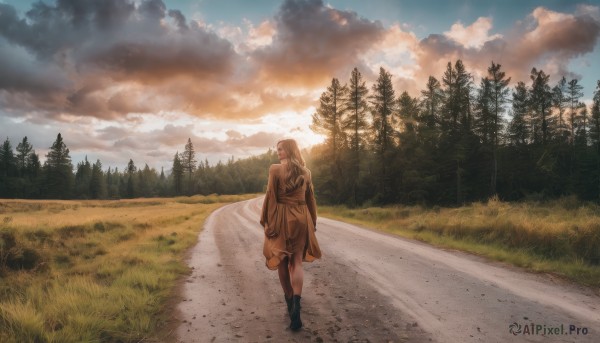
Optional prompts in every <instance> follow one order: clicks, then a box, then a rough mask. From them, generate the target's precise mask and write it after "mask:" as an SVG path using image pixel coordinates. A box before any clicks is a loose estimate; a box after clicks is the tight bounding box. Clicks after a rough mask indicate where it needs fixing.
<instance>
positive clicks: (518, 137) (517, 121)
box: [508, 82, 531, 145]
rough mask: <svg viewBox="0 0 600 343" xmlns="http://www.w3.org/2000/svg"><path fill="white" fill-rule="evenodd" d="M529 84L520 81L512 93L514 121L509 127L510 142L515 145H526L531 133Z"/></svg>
mask: <svg viewBox="0 0 600 343" xmlns="http://www.w3.org/2000/svg"><path fill="white" fill-rule="evenodd" d="M529 107H530V106H529V99H528V95H527V86H525V83H523V82H519V83H518V84H517V86H516V87H515V90H514V92H513V93H512V114H513V116H512V121H511V123H510V125H509V128H508V137H509V142H510V143H511V144H513V145H525V144H527V143H528V141H529V137H531V134H530V132H529V125H528V123H527V121H528V120H527V119H528V113H529Z"/></svg>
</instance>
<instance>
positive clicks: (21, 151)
mask: <svg viewBox="0 0 600 343" xmlns="http://www.w3.org/2000/svg"><path fill="white" fill-rule="evenodd" d="M32 151H33V147H32V146H31V144H29V142H28V141H27V136H25V137H23V141H21V143H19V145H17V168H18V170H19V175H25V174H26V172H27V163H28V162H29V155H30V154H31V153H32Z"/></svg>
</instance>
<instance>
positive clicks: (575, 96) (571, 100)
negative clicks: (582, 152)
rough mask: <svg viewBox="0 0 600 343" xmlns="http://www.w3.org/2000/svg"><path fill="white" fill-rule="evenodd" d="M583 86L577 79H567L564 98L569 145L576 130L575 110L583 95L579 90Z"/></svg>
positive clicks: (572, 141) (577, 108)
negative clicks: (567, 115) (567, 111)
mask: <svg viewBox="0 0 600 343" xmlns="http://www.w3.org/2000/svg"><path fill="white" fill-rule="evenodd" d="M582 89H583V87H582V86H581V85H580V84H578V81H577V79H573V80H571V81H569V84H568V86H567V97H566V100H567V102H568V104H569V130H570V137H569V142H570V143H571V145H573V143H574V139H575V131H576V129H577V128H576V126H577V124H576V119H577V111H578V110H579V109H580V107H581V106H580V103H579V99H580V98H581V97H582V96H583V92H582V91H581V90H582Z"/></svg>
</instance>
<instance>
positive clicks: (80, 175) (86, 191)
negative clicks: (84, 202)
mask: <svg viewBox="0 0 600 343" xmlns="http://www.w3.org/2000/svg"><path fill="white" fill-rule="evenodd" d="M91 178H92V165H91V164H90V162H89V161H88V159H87V156H85V160H84V161H81V162H79V163H77V171H76V172H75V196H76V197H79V198H82V199H88V198H90V180H91Z"/></svg>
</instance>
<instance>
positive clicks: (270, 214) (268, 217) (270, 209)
mask: <svg viewBox="0 0 600 343" xmlns="http://www.w3.org/2000/svg"><path fill="white" fill-rule="evenodd" d="M276 168H277V167H276V166H275V165H274V164H272V165H271V167H270V168H269V181H268V182H267V192H266V194H265V200H264V201H263V207H262V214H261V216H260V225H262V227H264V228H265V234H266V235H267V236H268V237H275V236H277V233H276V232H275V231H274V229H275V228H273V227H269V223H272V222H273V221H274V220H273V219H274V218H275V213H276V211H277V206H276V205H277V191H276V190H277V178H276V177H275V173H276V171H277V169H276Z"/></svg>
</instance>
